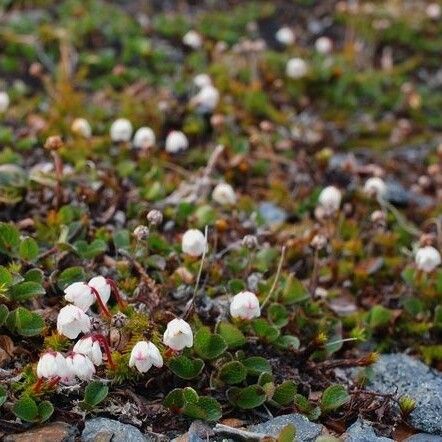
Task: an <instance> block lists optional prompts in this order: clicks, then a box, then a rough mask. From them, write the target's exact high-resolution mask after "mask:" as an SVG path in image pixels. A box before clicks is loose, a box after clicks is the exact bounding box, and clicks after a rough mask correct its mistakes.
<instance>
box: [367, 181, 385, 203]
mask: <svg viewBox="0 0 442 442" xmlns="http://www.w3.org/2000/svg"><path fill="white" fill-rule="evenodd" d="M364 192H365V193H366V194H367V195H369V196H371V197H378V198H384V197H385V195H386V193H387V186H386V184H385V182H384V180H383V179H382V178H379V177H376V176H375V177H371V178H369V179H368V180H367V181H366V182H365V185H364Z"/></svg>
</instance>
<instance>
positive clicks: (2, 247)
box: [0, 223, 20, 256]
mask: <svg viewBox="0 0 442 442" xmlns="http://www.w3.org/2000/svg"><path fill="white" fill-rule="evenodd" d="M19 246H20V232H19V230H18V229H17V228H16V227H15V226H13V225H12V224H9V223H0V253H3V254H4V255H7V256H14V255H15V254H16V252H17V249H18V248H19Z"/></svg>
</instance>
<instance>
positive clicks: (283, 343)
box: [273, 335, 301, 350]
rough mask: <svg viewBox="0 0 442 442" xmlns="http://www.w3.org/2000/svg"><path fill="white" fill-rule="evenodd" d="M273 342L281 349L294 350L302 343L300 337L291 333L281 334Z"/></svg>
mask: <svg viewBox="0 0 442 442" xmlns="http://www.w3.org/2000/svg"><path fill="white" fill-rule="evenodd" d="M273 344H274V345H276V347H278V348H281V349H288V348H290V349H293V350H298V349H299V346H300V345H301V343H300V342H299V339H298V338H297V337H296V336H291V335H284V336H280V337H279V338H278V339H277V340H276V341H275V342H274V343H273Z"/></svg>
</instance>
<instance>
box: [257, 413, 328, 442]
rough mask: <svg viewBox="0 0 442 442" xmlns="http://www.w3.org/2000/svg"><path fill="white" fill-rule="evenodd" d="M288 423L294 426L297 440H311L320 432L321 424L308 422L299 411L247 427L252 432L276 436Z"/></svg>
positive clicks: (302, 441)
mask: <svg viewBox="0 0 442 442" xmlns="http://www.w3.org/2000/svg"><path fill="white" fill-rule="evenodd" d="M288 424H292V425H293V426H294V427H295V428H296V440H297V441H298V442H313V441H314V440H315V439H316V438H317V437H318V436H319V435H320V434H321V432H322V428H323V427H322V425H320V424H315V423H314V422H310V421H309V420H308V419H307V418H306V417H305V416H303V415H302V414H299V413H293V414H285V415H283V416H278V417H275V418H273V419H270V420H269V421H267V422H264V423H262V424H257V425H252V426H250V427H248V431H251V432H252V433H261V434H266V435H268V436H277V435H278V434H279V432H280V431H281V430H282V429H283V428H284V427H285V426H286V425H288Z"/></svg>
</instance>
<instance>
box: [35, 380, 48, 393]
mask: <svg viewBox="0 0 442 442" xmlns="http://www.w3.org/2000/svg"><path fill="white" fill-rule="evenodd" d="M44 382H45V381H44V379H43V378H38V380H37V382H36V383H35V384H34V386H33V388H32V389H33V390H34V392H35V393H37V394H38V393H40V392H41V388H42V387H43V384H44Z"/></svg>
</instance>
